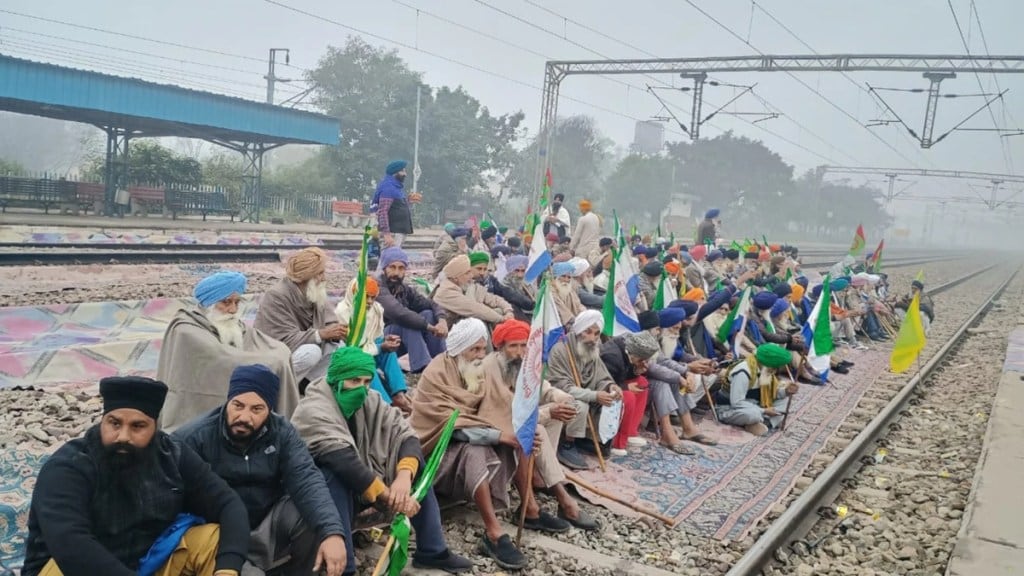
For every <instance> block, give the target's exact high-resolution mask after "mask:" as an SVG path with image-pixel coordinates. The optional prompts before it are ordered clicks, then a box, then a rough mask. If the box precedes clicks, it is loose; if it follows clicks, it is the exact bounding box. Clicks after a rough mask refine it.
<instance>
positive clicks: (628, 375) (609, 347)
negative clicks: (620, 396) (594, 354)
mask: <svg viewBox="0 0 1024 576" xmlns="http://www.w3.org/2000/svg"><path fill="white" fill-rule="evenodd" d="M601 361H602V362H604V366H605V368H607V369H608V374H610V375H611V377H612V380H615V383H616V384H618V385H619V386H620V387H621V386H622V385H623V384H625V383H626V382H627V381H629V380H632V379H634V378H636V377H637V376H638V374H637V373H636V371H635V370H633V364H631V363H630V362H629V358H628V357H627V356H626V341H625V340H623V339H622V337H621V336H619V337H616V338H612V339H611V340H609V341H607V342H605V343H604V344H602V345H601Z"/></svg>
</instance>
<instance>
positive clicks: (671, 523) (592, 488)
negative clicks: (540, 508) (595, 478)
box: [565, 472, 675, 526]
mask: <svg viewBox="0 0 1024 576" xmlns="http://www.w3.org/2000/svg"><path fill="white" fill-rule="evenodd" d="M565 478H566V479H567V480H569V481H570V482H572V483H573V484H576V485H577V486H579V487H580V488H583V489H585V490H586V491H588V492H592V493H594V494H597V495H598V496H600V497H602V498H607V499H609V500H612V501H613V502H618V503H619V504H622V505H623V506H626V507H628V508H630V509H632V510H636V511H637V512H639V513H641V514H645V515H647V516H650V517H651V518H656V519H658V520H661V521H662V522H664V523H665V524H666V525H668V526H674V525H675V520H673V519H672V518H669V517H668V516H665V515H664V514H660V513H658V512H655V511H654V510H651V509H650V508H646V507H644V506H641V505H639V504H634V503H632V502H627V501H625V500H623V499H622V498H619V497H618V496H614V495H612V494H609V493H607V492H605V491H604V490H601V489H599V488H597V487H595V486H594V485H592V484H590V483H588V482H584V481H583V479H582V478H580V477H579V476H577V475H575V474H573V473H571V472H566V473H565Z"/></svg>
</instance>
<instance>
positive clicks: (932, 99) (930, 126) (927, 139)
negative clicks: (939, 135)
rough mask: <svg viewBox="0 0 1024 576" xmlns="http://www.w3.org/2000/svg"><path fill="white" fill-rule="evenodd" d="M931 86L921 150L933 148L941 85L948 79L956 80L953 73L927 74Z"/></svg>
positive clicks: (925, 75) (925, 111) (925, 112)
mask: <svg viewBox="0 0 1024 576" xmlns="http://www.w3.org/2000/svg"><path fill="white" fill-rule="evenodd" d="M923 76H924V77H925V78H927V79H928V80H929V81H930V82H931V85H930V86H929V87H928V104H927V106H926V107H925V110H924V128H923V129H922V130H921V148H931V147H932V144H934V142H932V132H934V130H935V112H936V111H937V110H938V107H939V85H940V84H942V81H943V80H945V79H947V78H956V74H954V73H952V72H925V73H924V74H923Z"/></svg>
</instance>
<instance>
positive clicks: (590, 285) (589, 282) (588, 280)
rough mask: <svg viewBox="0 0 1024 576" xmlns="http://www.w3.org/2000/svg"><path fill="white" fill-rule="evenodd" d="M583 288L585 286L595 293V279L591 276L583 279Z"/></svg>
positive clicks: (588, 290)
mask: <svg viewBox="0 0 1024 576" xmlns="http://www.w3.org/2000/svg"><path fill="white" fill-rule="evenodd" d="M583 288H585V289H586V290H587V292H590V293H591V294H593V293H594V279H593V278H591V277H587V278H584V279H583Z"/></svg>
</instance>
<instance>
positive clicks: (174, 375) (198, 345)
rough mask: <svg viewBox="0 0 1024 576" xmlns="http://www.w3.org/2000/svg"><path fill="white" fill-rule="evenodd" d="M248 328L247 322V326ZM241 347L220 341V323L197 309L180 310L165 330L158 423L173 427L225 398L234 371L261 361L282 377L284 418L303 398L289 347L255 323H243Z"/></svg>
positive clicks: (280, 401) (279, 409) (280, 408)
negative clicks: (163, 393)
mask: <svg viewBox="0 0 1024 576" xmlns="http://www.w3.org/2000/svg"><path fill="white" fill-rule="evenodd" d="M243 328H244V326H243ZM244 333H245V338H244V340H243V342H242V348H235V347H234V346H228V345H227V344H222V343H221V341H220V339H219V337H218V335H217V329H216V328H215V327H214V326H213V324H211V323H210V321H209V320H208V319H207V318H206V315H205V314H203V313H202V312H200V311H199V310H185V309H181V310H178V312H177V314H175V315H174V318H172V319H171V323H170V324H169V325H168V326H167V330H166V331H165V332H164V339H163V343H162V344H161V346H160V360H159V362H158V364H157V373H156V377H157V380H160V381H162V382H164V383H166V384H167V388H168V390H167V399H166V400H165V401H164V407H163V410H161V411H160V428H162V429H164V430H166V431H168V432H173V431H174V429H175V428H177V427H178V426H181V425H182V424H184V423H186V422H188V421H189V420H192V419H193V418H195V417H197V416H200V415H202V414H205V413H206V412H209V411H210V410H213V409H214V408H216V407H217V406H220V405H221V404H224V402H225V401H226V399H227V394H228V383H229V381H230V380H231V372H232V371H233V370H234V369H235V368H236V367H238V366H242V365H245V364H263V365H265V366H267V367H269V368H270V369H271V370H273V371H274V373H275V374H277V376H278V378H280V379H281V390H280V392H279V394H278V401H277V410H276V412H277V413H278V414H281V415H282V416H284V417H285V418H288V417H290V416H291V415H292V412H293V411H294V410H295V406H296V405H298V403H299V386H298V384H297V383H296V381H295V374H294V373H293V372H292V364H291V361H292V354H291V351H289V350H288V348H287V347H286V346H285V345H284V344H282V343H280V342H278V341H277V340H274V339H273V338H270V337H269V336H267V335H266V334H264V333H262V332H260V331H259V330H256V329H255V328H248V329H245V332H244Z"/></svg>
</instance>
